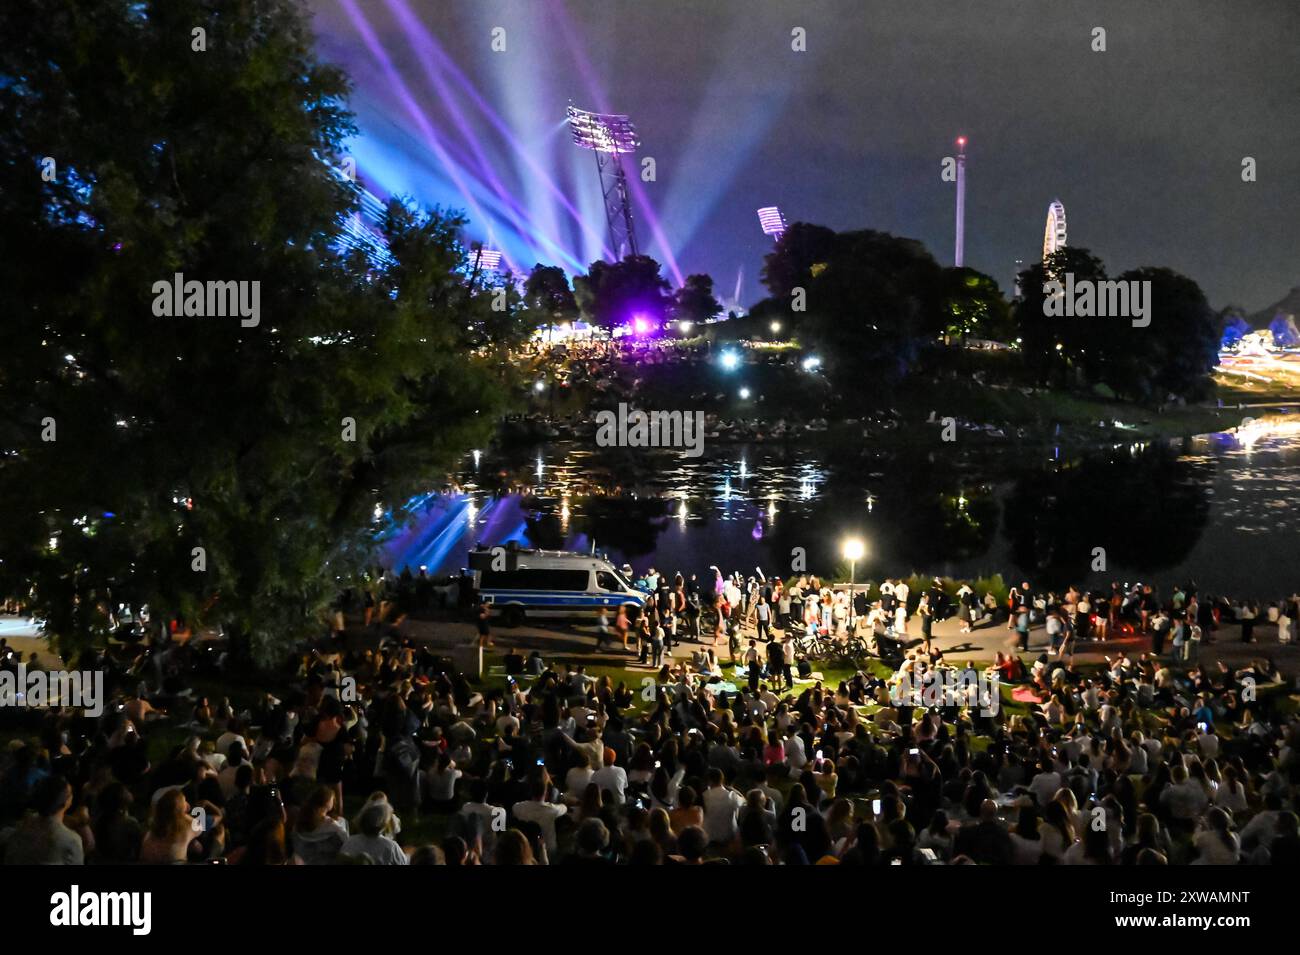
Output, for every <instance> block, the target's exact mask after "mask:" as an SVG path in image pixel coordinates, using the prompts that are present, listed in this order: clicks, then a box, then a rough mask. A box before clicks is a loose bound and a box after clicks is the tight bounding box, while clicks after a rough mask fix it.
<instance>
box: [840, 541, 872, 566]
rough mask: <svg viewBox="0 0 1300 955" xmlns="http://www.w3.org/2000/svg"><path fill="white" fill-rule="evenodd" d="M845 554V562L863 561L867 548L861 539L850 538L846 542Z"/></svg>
mask: <svg viewBox="0 0 1300 955" xmlns="http://www.w3.org/2000/svg"><path fill="white" fill-rule="evenodd" d="M843 552H844V559H845V560H852V561H859V560H861V559H862V555H863V554H865V553H866V552H867V547H866V545H865V544H863V543H862V541H861V539H859V538H857V537H850V538H849V539H848V540H846V541H845V542H844V550H843Z"/></svg>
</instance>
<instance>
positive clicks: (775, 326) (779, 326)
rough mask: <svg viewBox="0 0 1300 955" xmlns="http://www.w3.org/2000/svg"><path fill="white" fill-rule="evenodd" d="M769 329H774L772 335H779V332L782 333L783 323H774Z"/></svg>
mask: <svg viewBox="0 0 1300 955" xmlns="http://www.w3.org/2000/svg"><path fill="white" fill-rule="evenodd" d="M768 327H769V328H771V329H772V334H773V335H775V334H777V333H778V332H779V331H781V323H780V322H773V323H772V324H771V325H770V326H768Z"/></svg>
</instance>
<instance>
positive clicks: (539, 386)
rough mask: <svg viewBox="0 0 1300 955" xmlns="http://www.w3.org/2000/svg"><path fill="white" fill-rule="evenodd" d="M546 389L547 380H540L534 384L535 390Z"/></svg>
mask: <svg viewBox="0 0 1300 955" xmlns="http://www.w3.org/2000/svg"><path fill="white" fill-rule="evenodd" d="M545 390H546V382H544V381H538V382H537V384H535V385H533V391H545Z"/></svg>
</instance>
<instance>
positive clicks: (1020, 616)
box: [1016, 604, 1029, 653]
mask: <svg viewBox="0 0 1300 955" xmlns="http://www.w3.org/2000/svg"><path fill="white" fill-rule="evenodd" d="M1016 641H1017V645H1018V646H1019V647H1020V652H1021V653H1025V652H1026V651H1028V649H1029V608H1028V607H1026V606H1025V605H1024V604H1021V606H1020V609H1019V610H1018V611H1017V612H1016Z"/></svg>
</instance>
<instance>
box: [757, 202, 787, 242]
mask: <svg viewBox="0 0 1300 955" xmlns="http://www.w3.org/2000/svg"><path fill="white" fill-rule="evenodd" d="M758 224H759V225H760V226H762V227H763V233H764V234H765V235H770V236H771V237H772V238H773V239H779V238H781V236H782V234H783V233H784V232H785V216H783V215H781V210H780V209H779V208H777V207H776V206H764V207H763V208H762V209H759V210H758Z"/></svg>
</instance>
